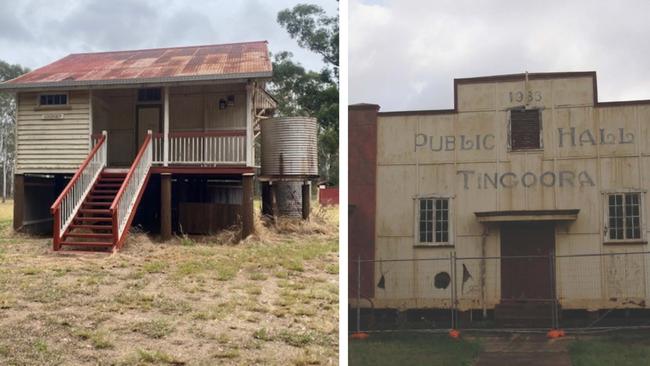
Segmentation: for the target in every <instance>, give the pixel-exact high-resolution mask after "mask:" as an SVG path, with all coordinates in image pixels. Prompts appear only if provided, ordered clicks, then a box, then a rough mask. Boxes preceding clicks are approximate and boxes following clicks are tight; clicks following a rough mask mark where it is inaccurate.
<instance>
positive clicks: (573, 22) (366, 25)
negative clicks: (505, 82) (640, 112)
mask: <svg viewBox="0 0 650 366" xmlns="http://www.w3.org/2000/svg"><path fill="white" fill-rule="evenodd" d="M349 32H350V34H349V47H350V50H349V55H350V59H349V65H350V69H349V88H350V89H349V101H350V103H358V102H370V103H377V104H379V105H380V106H381V109H382V110H383V111H389V110H409V109H444V108H452V107H453V79H454V78H462V77H472V76H484V75H498V74H511V73H522V72H524V71H529V72H555V71H592V70H594V71H596V72H597V76H598V96H599V100H600V101H610V100H627V99H650V1H608V2H605V1H566V0H561V1H555V0H553V1H541V0H538V1H522V0H495V1H470V0H436V1H431V0H385V1H381V0H375V1H371V0H350V23H349Z"/></svg>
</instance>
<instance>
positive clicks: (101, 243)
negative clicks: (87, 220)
mask: <svg viewBox="0 0 650 366" xmlns="http://www.w3.org/2000/svg"><path fill="white" fill-rule="evenodd" d="M61 245H74V246H79V247H112V246H113V242H112V241H111V242H107V241H68V240H64V241H62V242H61Z"/></svg>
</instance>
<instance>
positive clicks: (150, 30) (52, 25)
mask: <svg viewBox="0 0 650 366" xmlns="http://www.w3.org/2000/svg"><path fill="white" fill-rule="evenodd" d="M300 2H301V1H299V0H293V1H291V0H273V1H264V0H238V1H235V0H205V1H194V0H192V1H189V0H57V1H49V0H21V1H18V0H0V60H4V61H6V62H9V63H18V64H21V65H23V66H28V67H30V68H32V69H34V68H37V67H40V66H44V65H46V64H48V63H50V62H53V61H56V60H57V59H59V58H61V57H64V56H66V55H68V54H70V53H79V52H93V51H112V50H128V49H140V48H157V47H173V46H186V45H201V44H216V43H232V42H243V41H257V40H268V41H269V50H270V51H271V52H273V53H277V52H280V51H284V50H287V51H291V52H292V53H293V54H294V58H295V60H297V61H300V62H301V63H302V64H303V65H304V66H306V67H307V68H309V69H314V70H320V69H321V67H322V66H323V63H322V62H321V58H320V57H319V56H318V55H316V54H314V53H312V52H309V51H306V50H303V49H301V48H299V47H298V45H297V43H296V41H295V40H292V39H291V38H290V37H289V36H288V35H287V32H286V31H285V30H284V29H283V28H281V27H280V26H279V25H278V24H277V22H276V17H277V13H278V12H279V11H281V10H283V9H286V8H291V7H293V6H294V5H296V4H297V3H300ZM308 2H309V3H314V4H319V5H320V6H321V7H323V8H324V9H325V10H326V11H327V12H328V13H329V14H332V15H334V14H336V12H337V7H338V3H337V2H336V1H335V0H309V1H308Z"/></svg>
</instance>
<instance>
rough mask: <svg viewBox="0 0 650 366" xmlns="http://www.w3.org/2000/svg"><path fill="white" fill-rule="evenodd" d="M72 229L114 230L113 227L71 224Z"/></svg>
mask: <svg viewBox="0 0 650 366" xmlns="http://www.w3.org/2000/svg"><path fill="white" fill-rule="evenodd" d="M70 227H71V228H74V229H83V230H111V231H112V230H113V227H112V226H111V225H85V224H74V223H73V224H70Z"/></svg>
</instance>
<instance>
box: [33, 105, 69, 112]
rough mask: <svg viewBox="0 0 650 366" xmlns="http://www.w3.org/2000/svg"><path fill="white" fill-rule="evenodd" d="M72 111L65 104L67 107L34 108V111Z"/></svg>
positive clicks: (47, 106) (46, 106) (44, 106)
mask: <svg viewBox="0 0 650 366" xmlns="http://www.w3.org/2000/svg"><path fill="white" fill-rule="evenodd" d="M70 109H72V106H71V105H69V104H67V105H63V104H62V105H39V106H36V107H34V110H35V111H63V110H70Z"/></svg>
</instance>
